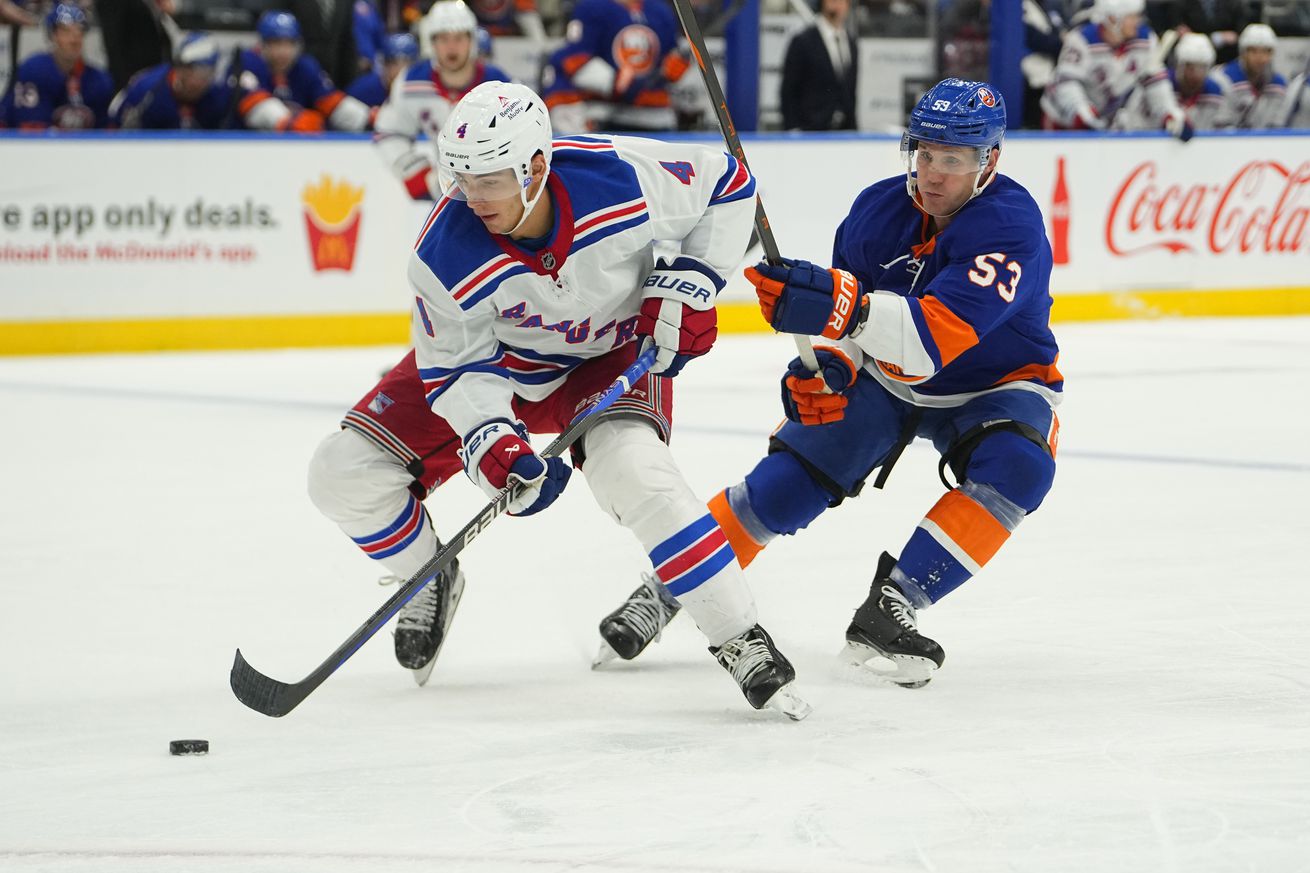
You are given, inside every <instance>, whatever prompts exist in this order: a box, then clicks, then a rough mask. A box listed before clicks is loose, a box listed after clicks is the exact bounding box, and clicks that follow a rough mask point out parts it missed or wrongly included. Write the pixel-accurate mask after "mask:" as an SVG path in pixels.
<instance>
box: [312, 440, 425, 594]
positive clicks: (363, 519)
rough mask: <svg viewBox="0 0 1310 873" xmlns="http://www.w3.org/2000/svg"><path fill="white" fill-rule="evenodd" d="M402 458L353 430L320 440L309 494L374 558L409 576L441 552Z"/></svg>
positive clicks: (390, 568) (396, 573) (315, 455)
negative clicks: (438, 549)
mask: <svg viewBox="0 0 1310 873" xmlns="http://www.w3.org/2000/svg"><path fill="white" fill-rule="evenodd" d="M412 481H413V477H412V476H411V475H410V474H409V473H408V472H407V471H406V470H405V467H404V465H403V464H401V462H400V460H399V459H397V458H395V457H394V456H392V455H390V454H388V453H386V452H384V451H382V450H381V449H379V448H378V447H377V446H375V445H373V444H372V443H370V442H369V441H368V440H366V439H364V438H363V437H362V436H360V435H359V434H357V433H355V432H354V431H351V430H340V431H337V432H336V433H334V434H332V435H330V436H328V437H327V438H326V439H324V440H323V442H321V443H319V446H318V449H317V450H316V451H315V452H314V457H313V459H312V460H311V461H310V464H309V497H310V499H311V500H312V501H313V502H314V505H315V506H317V507H318V508H319V511H320V512H322V513H323V514H324V515H326V516H327V517H328V518H330V519H332V520H333V521H334V522H336V523H337V525H338V526H339V527H340V528H341V530H342V531H344V532H345V534H346V536H348V537H350V538H351V539H352V540H354V542H355V544H356V545H357V546H359V547H360V549H362V550H363V552H364V554H366V555H368V556H369V557H370V558H374V559H375V560H377V561H379V562H381V564H382V565H383V566H384V567H386V568H387V571H388V572H390V573H393V574H394V575H396V576H399V577H400V578H401V579H408V578H409V577H410V576H413V575H414V574H415V573H417V572H418V570H419V568H420V567H422V566H423V565H424V564H425V563H427V561H428V559H429V558H431V557H432V556H433V555H435V554H436V553H437V536H436V534H435V533H433V531H432V523H431V521H430V520H429V519H428V514H427V511H426V510H425V509H424V508H423V504H422V503H421V502H419V500H418V498H416V497H415V496H414V495H413V494H411V493H410V492H409V488H408V486H409V483H410V482H412Z"/></svg>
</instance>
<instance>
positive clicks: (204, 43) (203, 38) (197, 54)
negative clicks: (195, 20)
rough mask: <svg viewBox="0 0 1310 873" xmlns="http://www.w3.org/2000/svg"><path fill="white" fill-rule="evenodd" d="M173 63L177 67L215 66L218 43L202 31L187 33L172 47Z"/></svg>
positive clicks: (216, 64) (216, 63)
mask: <svg viewBox="0 0 1310 873" xmlns="http://www.w3.org/2000/svg"><path fill="white" fill-rule="evenodd" d="M173 63H174V64H176V65H177V66H179V67H190V66H193V65H194V66H201V67H217V66H218V43H216V42H215V41H214V38H213V37H212V36H210V35H209V34H208V33H205V32H204V31H200V30H198V31H195V32H194V33H188V34H187V35H186V37H185V38H184V39H183V40H182V41H181V42H180V43H178V44H177V46H176V47H175V48H174V49H173Z"/></svg>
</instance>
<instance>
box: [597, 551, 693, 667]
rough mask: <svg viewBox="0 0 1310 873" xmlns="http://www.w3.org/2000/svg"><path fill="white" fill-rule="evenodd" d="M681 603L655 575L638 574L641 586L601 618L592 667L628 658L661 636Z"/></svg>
mask: <svg viewBox="0 0 1310 873" xmlns="http://www.w3.org/2000/svg"><path fill="white" fill-rule="evenodd" d="M680 609H682V605H681V604H679V603H678V601H677V600H676V599H675V598H674V597H673V595H672V594H670V593H669V589H668V588H666V587H664V583H663V582H661V581H660V580H659V579H658V578H656V577H655V576H653V575H651V574H649V573H642V574H641V586H640V587H639V588H638V589H637V590H636V591H634V592H632V593H631V594H629V595H628V599H627V600H625V601H624V602H623V605H622V606H620V607H619V608H618V609H616V610H614V611H613V612H611V613H610V614H609V615H607V616H605V617H604V618H603V619H601V622H600V638H601V644H600V651H599V652H597V653H596V659H595V660H594V661H592V662H591V669H593V670H595V669H596V668H597V667H599V666H600V665H602V664H604V663H606V662H607V661H612V660H614V659H615V658H622V659H623V660H625V661H631V660H632V659H633V658H635V657H637V656H638V655H640V654H641V653H642V652H643V651H645V649H646V647H647V646H649V645H650V644H651V643H653V642H654V641H656V640H658V639H659V638H660V632H661V631H663V630H664V628H665V626H666V625H668V623H669V622H671V621H673V617H674V616H675V615H677V614H678V610H680Z"/></svg>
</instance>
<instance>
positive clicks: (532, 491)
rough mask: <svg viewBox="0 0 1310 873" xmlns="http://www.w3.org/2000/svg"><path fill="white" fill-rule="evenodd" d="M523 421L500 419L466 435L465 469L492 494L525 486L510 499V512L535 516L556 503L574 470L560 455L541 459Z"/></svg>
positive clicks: (471, 477)
mask: <svg viewBox="0 0 1310 873" xmlns="http://www.w3.org/2000/svg"><path fill="white" fill-rule="evenodd" d="M526 436H527V429H526V428H524V427H523V425H522V424H511V423H510V422H509V421H507V420H505V419H503V418H501V419H495V420H493V421H488V422H486V423H485V424H482V425H479V426H478V427H476V428H474V429H473V430H472V431H471V432H470V433H469V435H468V436H466V437H465V438H464V448H463V449H461V450H460V458H461V460H463V462H464V472H465V473H466V474H468V477H469V478H470V479H472V480H473V481H474V482H476V483H477V484H478V487H479V488H481V489H482V490H483V491H485V492H486V493H487V495H488V496H489V497H492V498H494V497H496V496H497V495H498V494H500V492H501V491H503V490H504V489H505V487H506V486H508V485H511V484H518V485H520V486H522V487H521V488H520V490H519V491H518V493H517V494H516V495H515V496H514V499H513V500H511V501H510V502H509V506H508V508H507V510H506V511H507V512H509V514H510V515H532V514H533V513H537V512H540V511H541V510H543V509H545V508H546V507H547V506H550V505H551V504H552V503H554V502H555V498H557V497H559V496H560V494H561V493H563V491H564V486H565V485H567V484H568V482H569V476H571V475H572V474H573V469H572V468H571V467H570V466H569V465H568V464H566V463H565V462H564V461H563V459H561V458H542V457H541V456H540V455H538V454H537V453H536V452H534V451H533V450H532V446H530V445H528V442H527V440H526V439H525V437H526Z"/></svg>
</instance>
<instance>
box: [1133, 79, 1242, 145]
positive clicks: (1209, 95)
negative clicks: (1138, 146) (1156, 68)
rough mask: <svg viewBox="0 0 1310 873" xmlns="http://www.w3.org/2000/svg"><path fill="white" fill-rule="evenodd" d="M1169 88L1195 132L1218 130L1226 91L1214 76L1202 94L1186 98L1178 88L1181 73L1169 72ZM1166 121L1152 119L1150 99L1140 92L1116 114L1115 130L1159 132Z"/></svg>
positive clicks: (1156, 117) (1207, 82) (1199, 92)
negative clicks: (1220, 111)
mask: <svg viewBox="0 0 1310 873" xmlns="http://www.w3.org/2000/svg"><path fill="white" fill-rule="evenodd" d="M1168 72H1169V85H1170V87H1171V88H1173V89H1174V100H1175V101H1177V103H1178V106H1179V107H1180V108H1181V109H1182V110H1183V112H1184V113H1185V114H1186V116H1187V123H1188V124H1190V125H1192V129H1193V130H1214V129H1215V127H1216V126H1217V122H1218V117H1219V109H1220V107H1221V106H1222V105H1223V102H1224V96H1223V91H1222V90H1221V89H1220V87H1219V83H1218V82H1216V81H1215V80H1214V77H1213V76H1206V77H1205V82H1203V83H1202V85H1201V90H1200V91H1197V92H1196V93H1195V94H1192V95H1184V94H1183V93H1182V91H1180V90H1179V88H1178V72H1177V70H1169V71H1168ZM1165 120H1166V119H1164V118H1160V117H1158V116H1155V115H1152V107H1151V106H1150V105H1149V104H1148V103H1147V101H1146V95H1145V93H1144V92H1143V91H1142V90H1141V89H1138V90H1136V91H1134V92H1133V93H1132V95H1130V96H1129V98H1128V100H1127V102H1126V103H1124V108H1123V109H1120V110H1119V111H1118V112H1116V113H1115V116H1114V128H1115V130H1159V129H1160V128H1161V127H1163V126H1164V123H1165Z"/></svg>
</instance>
